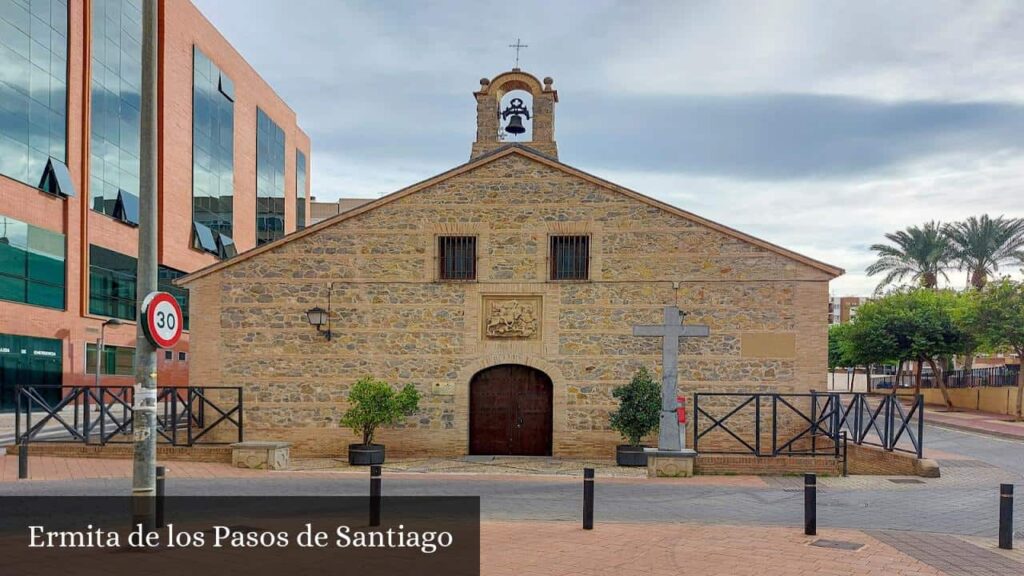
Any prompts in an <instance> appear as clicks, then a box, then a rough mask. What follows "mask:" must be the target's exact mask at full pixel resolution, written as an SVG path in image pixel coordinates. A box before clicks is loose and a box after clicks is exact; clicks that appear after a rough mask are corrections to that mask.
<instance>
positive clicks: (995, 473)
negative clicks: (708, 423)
mask: <svg viewBox="0 0 1024 576" xmlns="http://www.w3.org/2000/svg"><path fill="white" fill-rule="evenodd" d="M927 445H928V446H929V447H930V448H932V449H937V450H942V451H944V452H947V453H955V454H959V455H963V456H971V457H974V458H977V460H967V459H959V460H953V459H950V460H942V464H943V467H944V470H943V478H941V479H936V480H924V481H923V482H924V483H923V484H894V483H892V482H890V481H889V480H888V479H885V478H878V477H852V478H849V479H841V478H836V479H831V478H829V479H823V480H822V484H823V486H822V488H821V489H820V490H819V495H818V505H819V512H818V515H819V516H818V523H819V526H823V527H824V526H829V527H842V528H858V529H876V530H923V531H928V532H941V533H950V534H962V535H974V536H993V535H994V534H996V530H997V518H998V512H997V510H998V508H997V507H998V497H997V496H998V484H999V482H1003V481H1014V482H1016V483H1018V484H1024V482H1022V481H1024V442H1014V441H1009V440H1004V439H999V438H992V437H984V436H978V435H975V434H971V433H966V432H960V431H955V430H945V429H939V428H935V427H929V428H928V430H927ZM367 485H368V484H367V479H366V478H363V477H359V476H355V475H352V474H338V475H337V476H336V477H324V476H322V475H320V476H316V477H300V476H296V475H291V474H281V475H280V476H274V477H269V478H255V479H244V480H239V479H201V480H200V479H187V478H182V479H177V480H174V481H169V482H168V487H167V490H168V494H170V495H224V494H232V495H266V496H270V495H286V494H287V495H365V494H366V493H367ZM129 486H130V483H129V481H128V480H126V479H117V480H85V481H77V482H73V483H72V482H63V481H56V482H30V483H9V484H0V495H4V494H52V495H57V494H62V495H78V494H125V493H127V492H128V491H129ZM384 486H385V494H387V495H479V496H481V498H482V510H483V515H484V517H485V518H486V519H492V520H566V521H578V519H579V515H580V506H581V503H580V498H581V489H580V485H579V483H578V482H576V481H566V480H565V479H563V478H551V479H546V478H540V477H533V478H529V479H525V480H509V479H507V478H490V477H487V476H485V475H481V476H476V477H444V476H438V475H431V476H424V477H423V478H414V477H413V478H410V477H409V476H405V477H402V478H394V477H392V478H389V479H386V480H385V484H384ZM596 502H597V505H596V517H597V519H598V521H621V522H647V521H651V522H672V521H698V522H715V523H742V524H748V523H749V524H765V525H789V526H799V525H802V514H803V495H802V490H801V488H800V479H798V478H775V479H771V480H769V486H768V487H766V488H765V487H761V488H751V487H727V486H709V485H694V484H688V485H682V484H671V483H644V482H605V483H601V482H600V479H599V481H598V483H597V487H596ZM1016 517H1017V518H1020V519H1024V494H1022V495H1021V496H1020V497H1019V498H1018V499H1017V506H1016ZM1017 525H1018V526H1022V525H1024V521H1018V522H1017ZM1019 534H1020V537H1022V538H1024V530H1019Z"/></svg>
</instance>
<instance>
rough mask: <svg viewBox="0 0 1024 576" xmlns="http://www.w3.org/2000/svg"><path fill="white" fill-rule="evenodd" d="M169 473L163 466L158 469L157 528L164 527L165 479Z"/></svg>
mask: <svg viewBox="0 0 1024 576" xmlns="http://www.w3.org/2000/svg"><path fill="white" fill-rule="evenodd" d="M166 476H167V471H166V469H165V468H164V467H163V466H157V467H156V527H157V528H163V527H164V478H166Z"/></svg>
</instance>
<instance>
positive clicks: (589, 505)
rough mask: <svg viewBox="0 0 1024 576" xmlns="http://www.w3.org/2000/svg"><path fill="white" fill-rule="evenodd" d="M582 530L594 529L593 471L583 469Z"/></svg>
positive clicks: (591, 469)
mask: <svg viewBox="0 0 1024 576" xmlns="http://www.w3.org/2000/svg"><path fill="white" fill-rule="evenodd" d="M583 529H584V530H593V529H594V469H593V468H584V469H583Z"/></svg>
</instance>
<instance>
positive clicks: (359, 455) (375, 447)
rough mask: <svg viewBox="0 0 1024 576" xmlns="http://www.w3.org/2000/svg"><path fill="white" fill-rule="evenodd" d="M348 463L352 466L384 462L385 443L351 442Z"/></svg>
mask: <svg viewBox="0 0 1024 576" xmlns="http://www.w3.org/2000/svg"><path fill="white" fill-rule="evenodd" d="M348 463H349V464H350V465H352V466H371V465H374V464H383V463H384V445H383V444H370V445H369V446H367V445H366V444H349V445H348Z"/></svg>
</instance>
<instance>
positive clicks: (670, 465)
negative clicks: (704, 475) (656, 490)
mask: <svg viewBox="0 0 1024 576" xmlns="http://www.w3.org/2000/svg"><path fill="white" fill-rule="evenodd" d="M645 452H646V453H647V477H648V478H689V477H690V476H693V461H694V460H696V458H697V453H696V452H694V451H693V450H685V449H684V450H680V451H678V452H676V451H674V450H672V451H670V450H657V449H648V450H645Z"/></svg>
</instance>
